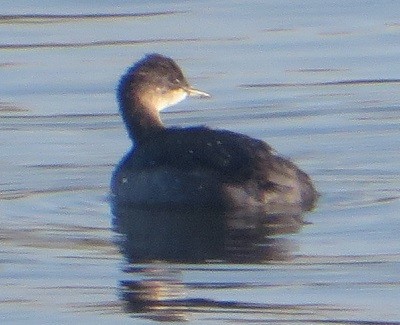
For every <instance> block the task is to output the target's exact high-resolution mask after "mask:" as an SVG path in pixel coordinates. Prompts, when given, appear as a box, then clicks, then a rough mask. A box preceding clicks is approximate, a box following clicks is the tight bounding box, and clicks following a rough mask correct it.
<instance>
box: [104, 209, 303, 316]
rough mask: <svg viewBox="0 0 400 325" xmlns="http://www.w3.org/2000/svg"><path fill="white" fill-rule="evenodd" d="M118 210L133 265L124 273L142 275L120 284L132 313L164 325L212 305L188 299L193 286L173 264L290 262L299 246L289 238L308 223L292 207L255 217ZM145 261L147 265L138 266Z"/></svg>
mask: <svg viewBox="0 0 400 325" xmlns="http://www.w3.org/2000/svg"><path fill="white" fill-rule="evenodd" d="M112 209H113V214H114V219H113V223H114V230H115V232H116V233H118V234H119V236H118V245H119V247H120V250H121V252H122V253H123V254H124V256H125V258H126V260H127V261H128V262H129V263H130V264H129V265H130V267H128V268H126V269H125V270H124V271H125V273H126V274H127V276H129V277H131V276H134V277H136V279H134V280H132V279H129V280H124V281H121V284H120V287H121V292H122V299H123V300H124V301H125V302H126V311H127V312H135V313H143V314H145V315H146V316H145V317H146V318H151V319H157V320H159V321H160V320H161V321H162V320H164V321H179V320H185V319H186V312H187V311H188V310H190V309H193V308H194V306H195V307H196V308H204V307H205V306H204V303H206V304H209V303H210V302H205V301H203V300H196V301H194V300H193V299H191V300H189V299H187V298H186V297H185V292H186V289H187V288H186V287H187V286H185V284H184V283H183V282H182V280H181V277H180V273H179V271H177V270H175V271H174V269H173V268H172V267H170V265H172V264H170V263H171V262H173V263H202V262H208V263H236V264H241V263H267V262H270V261H283V260H287V259H290V257H291V254H292V252H293V249H294V245H293V242H292V241H291V240H290V238H288V236H283V235H284V234H289V233H295V232H298V231H299V230H300V229H301V227H302V226H303V224H304V221H303V219H302V216H301V210H299V209H297V208H296V207H288V206H274V207H269V209H268V213H267V212H266V211H256V212H254V213H253V214H251V215H249V211H248V210H246V211H240V210H235V211H215V210H214V211H213V210H193V209H190V208H183V207H181V208H179V209H177V208H174V209H172V208H168V209H167V208H152V209H137V208H133V207H132V206H129V205H122V204H116V203H115V202H114V204H113V205H112ZM139 263H141V264H139ZM143 263H145V264H144V265H146V267H139V266H138V265H143ZM135 265H136V266H135ZM175 265H176V264H175ZM137 276H139V278H137ZM185 310H186V312H185Z"/></svg>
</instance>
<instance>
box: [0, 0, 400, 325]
mask: <svg viewBox="0 0 400 325" xmlns="http://www.w3.org/2000/svg"><path fill="white" fill-rule="evenodd" d="M399 10H400V4H398V3H397V2H396V1H389V0H384V1H379V2H376V3H375V2H370V1H357V2H349V1H344V0H343V1H342V0H338V1H331V2H330V3H329V4H324V5H322V4H321V3H320V2H318V1H312V0H308V1H303V2H293V1H280V2H276V1H250V2H249V1H236V2H229V3H228V2H225V1H223V2H218V3H213V2H210V1H203V2H198V3H186V2H179V1H171V2H168V3H162V2H153V3H151V4H149V3H148V2H138V3H132V2H131V1H117V2H115V1H112V2H111V1H101V2H100V3H97V4H96V6H93V4H92V3H89V2H87V1H84V2H80V3H79V4H74V5H71V4H69V3H64V2H60V1H56V2H54V1H47V2H41V5H38V4H37V2H36V1H22V0H21V1H3V2H2V12H1V15H0V36H1V37H0V39H1V42H0V73H1V75H2V78H1V80H2V81H1V83H0V84H1V87H0V119H1V123H0V148H1V152H2V155H1V157H0V166H1V168H0V222H1V230H0V242H1V244H2V245H1V250H0V263H1V264H0V286H1V288H2V290H1V291H0V310H1V312H0V317H1V319H2V323H12V324H18V323H35V322H36V323H42V324H43V323H49V324H50V323H72V322H76V321H79V322H87V323H94V322H96V323H98V324H100V323H101V324H103V323H104V324H109V323H110V322H118V323H132V321H135V322H138V323H149V322H150V319H155V320H158V321H163V320H178V321H184V320H187V321H190V322H192V323H210V324H214V323H215V324H220V323H224V322H227V323H230V322H243V323H268V322H271V323H285V324H286V323H288V324H296V323H299V324H302V323H319V324H323V323H333V324H345V323H346V324H349V323H350V324H366V323H368V322H373V323H379V322H382V323H399V322H400V312H399V309H398V301H400V276H399V274H400V242H399V240H398V229H400V221H399V215H398V211H399V208H400V200H399V193H400V178H399V173H400V165H399V161H400V151H399V148H400V112H399V102H400V92H399V84H400V82H399V79H400V66H399V64H398V62H399V58H400V47H399V46H398V44H399V39H400V21H399V18H398V12H399ZM151 52H159V53H162V54H165V55H168V56H171V57H173V58H174V59H176V60H177V62H178V63H179V64H180V65H181V66H182V67H183V69H184V70H185V71H186V73H187V75H188V78H189V80H190V81H191V82H192V84H193V85H195V86H197V87H199V88H201V89H204V90H205V91H207V92H210V93H212V95H213V98H212V100H210V101H195V100H190V101H186V102H184V103H182V104H179V105H178V106H176V107H174V108H171V109H168V110H167V111H166V112H165V113H164V114H163V118H164V120H165V122H166V124H168V125H182V126H185V125H195V124H206V125H209V126H211V127H215V128H225V129H230V130H233V131H237V132H243V133H246V134H248V135H251V136H254V137H257V138H261V139H264V140H266V141H268V143H269V144H271V145H272V146H273V147H274V148H276V149H277V150H278V151H279V152H280V153H281V154H283V155H285V156H288V157H290V158H291V159H292V160H293V161H295V162H296V163H297V164H298V165H300V166H301V168H302V169H304V170H305V171H307V173H309V174H310V175H311V176H312V178H313V179H314V180H315V182H316V185H317V187H318V189H319V191H320V192H321V199H320V201H319V204H318V206H317V208H316V209H315V211H313V212H312V213H310V214H307V215H305V216H304V219H305V221H307V222H308V223H309V224H307V225H304V226H301V227H299V229H296V231H291V232H287V233H282V234H280V235H276V236H273V237H272V238H268V245H269V247H271V249H270V250H268V254H270V253H271V255H268V256H269V258H268V259H267V260H268V261H264V263H255V262H251V263H250V262H249V261H247V262H246V263H245V260H241V261H236V262H231V263H215V261H214V262H213V263H211V262H210V263H203V264H173V263H161V262H154V263H147V264H135V263H133V264H130V265H129V264H128V263H127V261H126V259H125V256H124V255H123V254H122V253H121V252H120V247H119V246H118V242H119V240H120V238H119V236H118V234H117V233H115V232H114V231H113V226H112V222H111V220H112V215H111V213H110V206H109V202H108V193H109V180H110V177H111V172H112V170H113V168H114V166H115V164H116V163H117V162H118V161H119V159H120V158H121V157H122V155H123V154H124V153H125V152H126V151H127V150H128V148H129V147H130V145H131V144H130V141H129V139H128V137H127V136H126V133H125V130H124V127H123V125H122V122H121V120H120V118H119V116H118V111H117V105H116V102H115V94H114V92H115V88H116V84H117V81H118V79H119V77H120V75H121V74H122V73H123V72H124V70H125V69H126V68H127V67H128V66H129V65H131V64H132V63H133V62H134V61H136V60H137V59H139V58H140V57H142V56H143V55H144V54H145V53H151ZM292 230H293V229H292ZM263 247H266V246H265V245H264V246H263Z"/></svg>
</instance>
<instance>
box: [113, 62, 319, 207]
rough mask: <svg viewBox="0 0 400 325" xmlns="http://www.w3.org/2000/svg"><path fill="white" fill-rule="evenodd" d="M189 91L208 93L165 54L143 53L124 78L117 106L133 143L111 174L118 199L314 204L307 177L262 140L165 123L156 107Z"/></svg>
mask: <svg viewBox="0 0 400 325" xmlns="http://www.w3.org/2000/svg"><path fill="white" fill-rule="evenodd" d="M187 95H200V96H208V95H207V94H206V93H203V92H200V91H198V90H196V89H193V88H191V87H190V85H189V83H188V82H187V81H186V79H185V77H184V76H183V74H182V71H181V70H180V68H179V67H178V66H177V65H176V63H175V62H174V61H173V60H171V59H169V58H166V57H163V56H161V55H157V54H153V55H149V56H147V57H145V58H144V59H142V60H141V61H139V62H138V63H137V64H136V65H134V66H133V67H132V68H130V69H129V70H128V72H127V74H126V75H124V76H123V77H122V79H121V83H120V85H119V89H118V99H119V103H120V110H121V114H122V116H123V119H124V121H125V124H126V126H127V129H128V133H129V135H130V137H131V138H132V140H133V141H134V143H135V147H134V148H133V149H132V150H131V151H130V152H129V153H128V154H127V155H126V156H125V158H124V159H123V160H122V161H121V162H120V164H119V166H118V167H117V168H116V170H115V172H114V175H113V180H112V193H113V197H114V200H116V201H117V202H119V203H127V204H131V205H134V206H157V205H161V206H163V205H173V206H175V205H178V206H192V207H209V208H214V207H215V208H223V209H235V208H241V209H243V208H244V209H249V210H254V209H268V207H269V206H271V205H276V204H283V205H291V206H293V205H295V206H298V207H300V208H301V209H302V210H308V209H310V208H311V207H312V206H313V205H314V203H315V201H316V199H317V192H316V190H315V189H314V186H313V184H312V182H311V180H310V178H309V177H308V175H307V174H305V173H304V172H303V171H301V170H300V169H298V168H297V167H296V166H295V165H294V164H293V163H292V162H290V161H289V160H286V159H284V158H282V157H279V156H277V155H276V154H275V153H274V151H273V150H272V148H271V147H270V146H269V145H268V144H266V143H265V142H263V141H261V140H256V139H253V138H250V137H248V136H246V135H242V134H238V133H234V132H230V131H225V130H211V129H208V128H205V127H191V128H165V127H164V126H163V124H162V122H161V119H160V116H159V111H160V110H161V109H163V108H164V107H167V106H170V105H173V104H175V103H177V102H179V101H180V100H182V99H184V98H185V97H186V96H187Z"/></svg>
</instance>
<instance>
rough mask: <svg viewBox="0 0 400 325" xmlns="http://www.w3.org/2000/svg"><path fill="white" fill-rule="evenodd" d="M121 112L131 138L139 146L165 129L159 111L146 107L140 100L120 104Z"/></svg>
mask: <svg viewBox="0 0 400 325" xmlns="http://www.w3.org/2000/svg"><path fill="white" fill-rule="evenodd" d="M120 110H121V114H122V118H123V120H124V122H125V125H126V128H127V130H128V134H129V137H130V138H131V139H132V140H133V141H134V142H135V143H137V144H140V143H141V142H143V141H144V140H145V139H146V138H148V137H149V136H151V135H152V134H154V133H156V132H158V131H160V130H163V129H164V128H165V127H164V125H163V123H162V122H161V118H160V114H159V112H158V110H157V109H156V108H149V107H145V106H144V105H143V104H142V103H141V102H140V101H138V100H133V101H132V100H131V101H123V102H120Z"/></svg>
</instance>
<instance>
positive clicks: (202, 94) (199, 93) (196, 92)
mask: <svg viewBox="0 0 400 325" xmlns="http://www.w3.org/2000/svg"><path fill="white" fill-rule="evenodd" d="M183 90H184V91H186V92H187V94H188V95H189V96H190V97H202V98H210V97H211V95H210V94H207V93H206V92H204V91H201V90H198V89H195V88H192V87H188V88H184V89H183Z"/></svg>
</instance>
